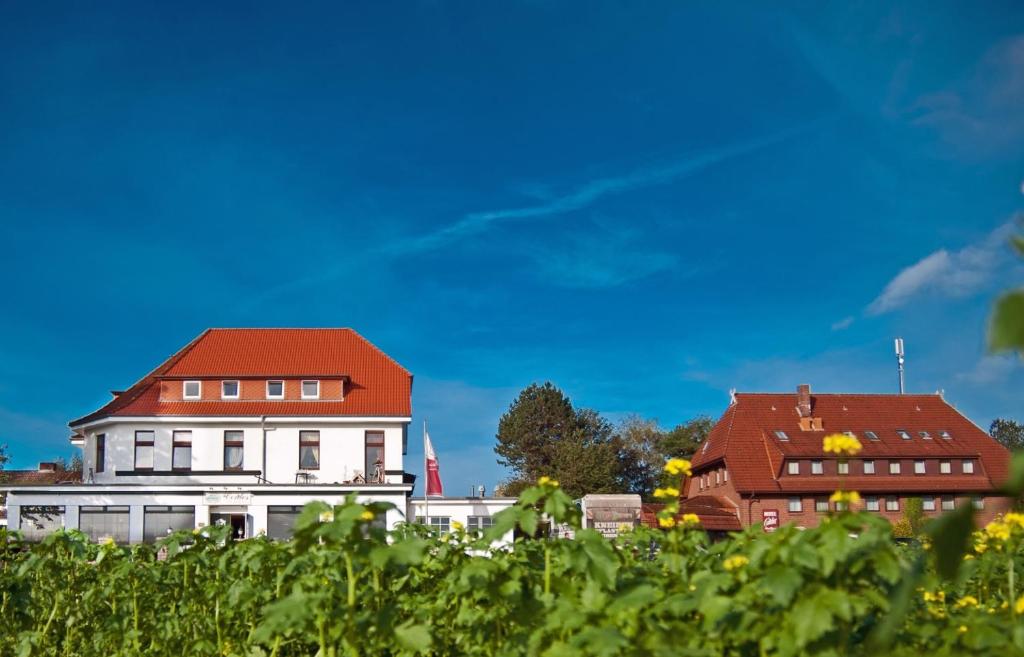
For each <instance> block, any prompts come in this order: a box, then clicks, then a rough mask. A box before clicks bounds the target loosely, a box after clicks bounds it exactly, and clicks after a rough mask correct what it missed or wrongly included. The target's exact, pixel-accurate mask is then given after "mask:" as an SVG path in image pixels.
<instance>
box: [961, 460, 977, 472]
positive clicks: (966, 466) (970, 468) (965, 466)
mask: <svg viewBox="0 0 1024 657" xmlns="http://www.w3.org/2000/svg"><path fill="white" fill-rule="evenodd" d="M960 471H961V472H963V473H964V474H974V459H962V460H961V461H960Z"/></svg>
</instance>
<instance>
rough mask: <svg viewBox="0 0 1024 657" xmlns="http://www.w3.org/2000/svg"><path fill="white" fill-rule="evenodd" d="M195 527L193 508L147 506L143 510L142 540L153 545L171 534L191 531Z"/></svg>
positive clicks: (194, 511)
mask: <svg viewBox="0 0 1024 657" xmlns="http://www.w3.org/2000/svg"><path fill="white" fill-rule="evenodd" d="M195 526H196V508H195V507H194V506H147V507H145V508H144V509H143V518H142V540H144V541H145V542H147V543H153V542H155V541H157V540H159V539H161V538H164V537H165V536H167V535H168V534H170V533H171V532H177V531H182V530H185V531H192V530H193V529H195Z"/></svg>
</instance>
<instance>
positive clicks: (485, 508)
mask: <svg viewBox="0 0 1024 657" xmlns="http://www.w3.org/2000/svg"><path fill="white" fill-rule="evenodd" d="M515 503H516V498H514V497H440V498H438V497H431V498H429V499H427V500H424V499H423V498H422V497H416V498H412V499H410V500H409V516H410V518H415V519H416V520H417V521H418V522H421V523H423V524H426V525H429V526H430V527H431V528H433V529H435V530H436V531H438V532H440V533H447V532H449V531H451V528H452V523H455V522H458V523H462V526H463V527H465V528H466V530H467V531H478V530H479V531H483V530H486V529H489V528H490V527H492V526H493V525H494V515H495V514H496V513H498V512H499V511H503V510H505V509H507V508H509V507H511V506H513V505H515ZM512 538H513V537H512V532H508V534H506V535H505V537H504V539H503V540H502V541H501V542H503V543H511V542H512Z"/></svg>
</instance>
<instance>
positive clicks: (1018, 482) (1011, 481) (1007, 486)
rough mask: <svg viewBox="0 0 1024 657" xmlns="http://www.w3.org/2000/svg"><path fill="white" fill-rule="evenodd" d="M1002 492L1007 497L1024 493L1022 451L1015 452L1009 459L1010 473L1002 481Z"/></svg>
mask: <svg viewBox="0 0 1024 657" xmlns="http://www.w3.org/2000/svg"><path fill="white" fill-rule="evenodd" d="M1002 492H1003V493H1004V494H1005V495H1006V496H1008V497H1019V496H1020V495H1021V494H1024V452H1015V453H1014V455H1013V457H1012V458H1011V459H1010V474H1009V475H1008V476H1007V477H1006V482H1005V483H1003V487H1002Z"/></svg>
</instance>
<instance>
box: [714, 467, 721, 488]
mask: <svg viewBox="0 0 1024 657" xmlns="http://www.w3.org/2000/svg"><path fill="white" fill-rule="evenodd" d="M720 483H722V472H721V471H720V470H715V485H716V486H717V485H719V484H720Z"/></svg>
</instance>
